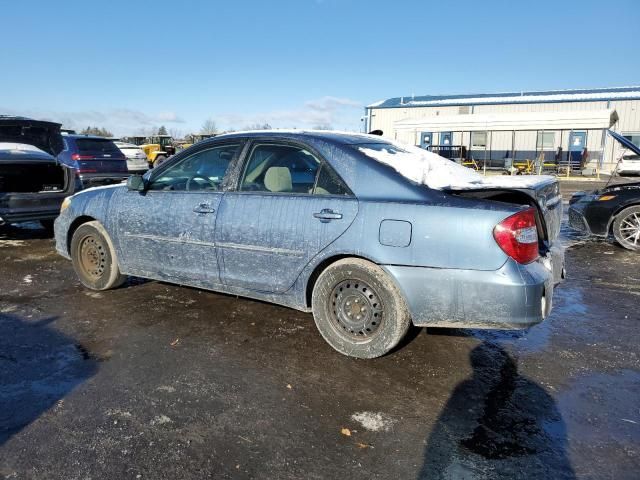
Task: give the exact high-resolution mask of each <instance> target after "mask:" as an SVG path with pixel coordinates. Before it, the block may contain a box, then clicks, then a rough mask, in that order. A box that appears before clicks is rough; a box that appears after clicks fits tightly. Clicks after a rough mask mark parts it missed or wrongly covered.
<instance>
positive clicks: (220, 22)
mask: <svg viewBox="0 0 640 480" xmlns="http://www.w3.org/2000/svg"><path fill="white" fill-rule="evenodd" d="M0 12H1V14H0V26H1V27H0V31H1V32H2V37H3V41H2V45H1V46H0V66H1V68H0V87H1V88H0V113H11V114H22V115H28V116H33V117H38V118H49V119H55V120H58V121H62V122H64V123H65V124H67V125H68V126H71V127H76V128H81V127H84V126H85V125H88V124H91V125H97V126H106V127H107V128H109V129H111V130H112V131H113V132H114V133H116V134H117V135H124V134H127V133H138V132H139V131H141V130H143V129H150V128H152V127H154V126H158V125H160V124H164V125H166V126H167V128H169V129H174V130H177V131H178V132H181V133H187V132H190V131H198V130H199V128H200V126H201V125H202V123H203V121H204V120H205V119H207V118H213V119H214V120H215V121H216V122H217V124H218V126H219V127H221V128H235V129H240V128H244V127H246V126H248V125H251V124H255V123H257V122H260V123H262V122H268V123H270V124H271V125H272V126H274V127H285V128H290V127H297V128H304V127H312V126H314V125H318V124H329V125H331V126H332V127H334V128H339V129H359V128H360V125H361V123H360V117H361V116H362V114H363V110H362V109H363V106H364V105H366V104H369V103H372V102H375V101H377V100H381V99H384V98H390V97H396V96H402V95H404V96H408V95H411V94H416V95H425V94H448V93H483V92H500V91H521V90H544V89H556V88H558V89H563V88H588V87H608V86H625V85H638V84H640V55H639V53H640V38H639V37H638V34H637V31H638V24H639V23H640V2H638V1H637V0H620V1H617V2H609V3H607V2H602V1H585V0H582V1H559V0H556V1H546V0H545V1H536V2H527V1H457V2H445V1H440V2H431V1H402V0H396V1H394V2H389V1H375V0H369V1H361V0H272V1H268V0H263V1H259V0H251V1H250V0H236V1H232V2H229V1H214V0H210V1H204V0H203V1H190V0H182V1H180V2H178V1H171V0H155V1H146V0H139V1H135V0H129V1H120V0H112V1H109V2H104V1H102V2H95V1H91V0H85V1H74V0H68V1H45V0H40V1H29V2H20V1H15V0H0Z"/></svg>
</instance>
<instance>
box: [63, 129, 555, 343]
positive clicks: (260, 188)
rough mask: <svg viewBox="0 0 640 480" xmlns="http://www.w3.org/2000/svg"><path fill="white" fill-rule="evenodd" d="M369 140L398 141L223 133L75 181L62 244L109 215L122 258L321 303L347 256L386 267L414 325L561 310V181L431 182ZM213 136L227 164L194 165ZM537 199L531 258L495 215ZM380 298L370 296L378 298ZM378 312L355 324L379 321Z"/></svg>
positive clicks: (500, 319)
mask: <svg viewBox="0 0 640 480" xmlns="http://www.w3.org/2000/svg"><path fill="white" fill-rule="evenodd" d="M363 147H367V148H369V149H370V148H374V149H375V148H378V149H379V148H387V147H388V148H391V145H390V144H389V143H388V140H385V139H383V138H379V137H372V136H366V135H356V134H353V135H349V134H339V133H326V132H323V133H314V132H282V131H273V132H249V133H236V134H228V135H222V136H218V137H216V138H214V139H211V140H206V141H203V142H200V143H198V144H197V145H194V146H193V147H191V148H189V149H186V150H184V151H182V152H180V153H179V154H177V155H176V156H175V157H174V158H172V159H171V160H170V161H168V162H167V163H166V164H165V165H163V166H162V167H160V168H157V169H154V170H152V171H150V172H148V173H147V174H146V175H145V176H144V178H140V177H138V181H135V179H134V178H132V179H131V180H130V182H129V188H127V186H124V185H122V186H111V187H101V188H96V189H90V190H86V191H84V192H81V193H79V194H76V195H74V196H73V198H72V199H71V200H70V201H69V202H68V203H67V204H66V205H65V209H64V210H63V212H62V213H61V215H60V217H59V218H58V220H57V221H56V226H55V232H56V247H57V250H58V252H59V253H60V254H61V255H63V256H65V257H67V258H71V257H72V256H73V252H72V248H71V247H72V243H73V242H72V240H73V238H74V232H75V231H76V229H78V228H79V227H80V226H81V225H83V224H84V223H86V222H94V221H95V222H99V223H100V224H101V225H102V226H103V227H104V230H105V232H106V233H107V234H108V236H109V237H110V244H112V247H113V251H114V254H115V257H117V264H118V266H119V269H120V271H121V272H122V274H125V275H133V276H140V277H146V278H151V279H158V280H163V281H168V282H172V283H176V284H182V285H190V286H195V287H200V288H205V289H210V290H215V291H220V292H226V293H231V294H236V295H241V296H246V297H251V298H256V299H260V300H265V301H269V302H273V303H277V304H281V305H285V306H289V307H292V308H295V309H299V310H302V311H311V310H312V307H313V308H314V316H315V314H316V312H315V304H314V305H312V303H313V302H315V298H316V290H317V288H318V287H317V285H316V283H317V282H320V281H321V280H322V281H325V280H326V279H324V278H323V273H324V272H326V271H327V270H330V269H331V268H332V266H334V265H335V264H337V263H340V262H345V261H348V260H349V259H357V260H358V261H359V262H367V265H371V266H373V267H375V269H377V270H376V271H380V272H383V273H382V274H381V275H383V278H385V279H386V280H385V282H388V283H387V285H390V287H389V288H391V286H392V287H393V289H394V290H397V291H398V292H400V296H401V297H402V299H401V302H400V305H401V306H402V308H404V306H406V308H407V309H408V312H409V314H410V318H411V322H412V323H413V324H414V325H418V326H430V327H463V328H466V327H474V328H477V327H479V328H507V329H511V328H524V327H528V326H531V325H533V324H536V323H538V322H540V321H541V320H542V319H543V318H544V316H545V315H546V314H548V313H549V311H550V309H551V299H552V295H553V289H554V285H555V284H556V283H557V282H558V281H559V280H560V278H561V276H562V272H563V267H564V256H563V252H562V250H561V249H560V248H559V247H558V245H557V236H558V232H559V224H560V218H561V208H562V205H561V202H560V200H559V198H560V197H559V191H558V185H557V183H556V182H555V181H553V180H549V179H544V180H543V181H540V182H537V183H536V182H530V184H527V185H524V184H523V185H522V186H516V187H515V188H512V187H509V188H504V187H496V186H478V187H474V186H473V185H472V186H467V187H466V188H464V189H454V188H450V189H434V188H429V187H428V186H426V185H424V184H418V183H417V182H414V181H411V180H409V179H408V178H406V176H404V175H402V174H401V173H400V172H399V171H397V170H396V169H394V168H392V167H390V166H389V165H386V164H384V163H381V162H380V161H377V160H376V159H374V158H372V157H371V156H368V155H367V154H366V153H364V152H366V151H367V148H363ZM207 152H217V153H215V155H214V157H215V158H214V160H213V164H215V165H209V166H208V167H206V165H205V167H206V168H204V170H203V168H202V167H195V166H194V165H193V163H197V161H198V159H199V158H200V156H203V155H206V154H207ZM223 153H224V155H223ZM212 158H213V157H212ZM194 159H195V160H194ZM207 168H208V169H209V171H208V172H206V171H205V170H206V169H207ZM460 168H462V167H460ZM181 175H182V177H181ZM525 210H526V211H527V212H529V213H530V214H531V218H533V216H535V218H536V226H534V227H533V228H534V232H533V235H534V236H535V235H536V232H535V229H537V237H535V238H534V239H533V240H532V241H534V242H535V246H534V248H535V250H536V252H535V257H532V259H531V260H530V261H527V262H526V263H519V262H518V261H516V260H514V258H511V257H510V256H509V255H508V254H507V253H505V251H504V250H503V249H502V248H501V246H499V245H498V243H497V240H496V238H497V237H496V231H495V230H496V228H497V226H498V225H499V224H501V222H503V221H505V219H507V218H510V217H512V216H514V215H516V216H517V215H520V214H522V213H523V212H524V211H525ZM373 267H372V268H373ZM381 278H382V277H381ZM351 283H353V282H351ZM356 283H357V282H356ZM370 283H371V282H370ZM341 285H342V284H341ZM341 285H337V286H336V288H335V289H334V291H335V301H334V306H335V305H336V302H338V303H340V302H341V301H342V299H343V293H341V292H342V288H344V289H345V290H346V291H350V289H351V290H353V285H350V284H349V281H348V280H347V281H346V282H345V283H344V285H343V286H341ZM355 286H356V287H358V285H357V284H356V285H355ZM380 288H384V287H380ZM329 290H330V289H329ZM365 290H366V288H365ZM366 293H367V294H368V293H369V292H366ZM361 294H362V292H357V291H356V292H354V293H353V296H352V297H345V299H344V302H345V305H350V307H349V308H350V309H351V310H348V311H346V310H345V312H342V313H344V321H343V322H340V321H339V319H338V322H339V325H340V326H341V327H342V328H343V329H345V330H346V331H347V333H349V329H352V328H353V326H352V323H350V321H349V318H351V314H352V313H353V315H356V316H357V318H358V319H359V318H360V314H359V311H356V310H353V306H354V305H353V304H350V302H349V298H351V300H352V302H353V301H355V302H356V303H357V300H358V298H360V297H358V295H361ZM318 295H320V294H318ZM327 295H328V294H327ZM332 295H333V294H332ZM312 297H313V301H312ZM382 297H383V296H381V298H382ZM363 298H364V300H367V298H374V295H373V294H372V295H367V296H365V297H363ZM376 298H377V297H376ZM353 299H355V300H353ZM364 300H363V301H364ZM369 302H370V303H368V304H367V305H365V306H363V307H361V308H362V311H363V312H364V311H365V307H367V308H368V307H372V308H374V309H375V308H381V307H380V306H377V305H378V304H377V303H376V301H375V300H373V301H371V300H370V301H369ZM372 302H373V303H372ZM335 308H338V307H335ZM345 308H346V307H345ZM333 313H335V314H336V315H337V316H338V317H340V315H341V312H337V313H336V312H333ZM380 314H381V315H383V314H382V313H380ZM364 315H365V314H364V313H363V316H364ZM347 317H349V318H347ZM372 318H373V317H372ZM353 321H354V322H355V320H353ZM316 323H317V319H316ZM372 323H373V325H369V326H370V327H371V329H372V330H375V328H374V326H375V324H376V322H375V321H374V322H372ZM365 327H367V325H365ZM368 328H369V327H367V328H364V327H363V328H362V331H356V332H351V333H354V334H355V335H356V337H357V335H358V334H359V335H361V336H363V337H367V335H368V332H369V331H370V330H368ZM356 330H358V329H357V328H356ZM371 336H373V333H371ZM325 338H326V336H325ZM363 341H364V340H363ZM332 346H334V348H336V347H335V345H333V344H332ZM336 349H338V348H336ZM339 350H340V349H339ZM344 350H345V349H342V350H341V351H342V353H346V354H351V350H347V351H346V352H345V351H344ZM387 350H388V349H387ZM356 356H374V355H373V354H370V353H369V354H362V355H356Z"/></svg>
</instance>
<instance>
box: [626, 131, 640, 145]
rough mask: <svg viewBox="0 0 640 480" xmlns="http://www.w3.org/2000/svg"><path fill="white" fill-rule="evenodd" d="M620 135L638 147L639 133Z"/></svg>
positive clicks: (639, 142) (639, 141)
mask: <svg viewBox="0 0 640 480" xmlns="http://www.w3.org/2000/svg"><path fill="white" fill-rule="evenodd" d="M622 136H623V137H624V138H626V139H627V140H629V141H630V142H631V143H633V144H634V145H635V146H636V147H638V148H640V133H629V134H622Z"/></svg>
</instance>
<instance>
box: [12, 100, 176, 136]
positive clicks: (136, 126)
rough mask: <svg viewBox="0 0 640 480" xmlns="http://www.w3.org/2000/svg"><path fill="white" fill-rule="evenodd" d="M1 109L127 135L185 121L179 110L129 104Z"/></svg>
mask: <svg viewBox="0 0 640 480" xmlns="http://www.w3.org/2000/svg"><path fill="white" fill-rule="evenodd" d="M0 112H2V113H4V114H9V115H22V116H25V117H31V118H37V119H41V120H51V121H54V122H60V123H62V125H63V126H64V127H65V128H72V129H77V130H79V129H83V128H85V127H87V126H96V127H103V128H106V129H107V130H110V131H112V132H113V133H114V134H115V135H126V134H132V133H138V132H140V131H141V130H148V129H149V128H152V127H157V126H158V125H162V124H166V125H167V126H168V125H169V124H181V123H184V122H185V121H184V120H183V119H182V118H181V117H180V116H178V114H176V113H175V112H170V111H167V112H159V113H151V114H148V113H145V112H141V111H139V110H131V109H128V108H116V109H111V110H106V111H100V110H80V111H75V112H73V111H51V110H27V111H24V110H21V111H17V110H15V109H5V108H2V107H0Z"/></svg>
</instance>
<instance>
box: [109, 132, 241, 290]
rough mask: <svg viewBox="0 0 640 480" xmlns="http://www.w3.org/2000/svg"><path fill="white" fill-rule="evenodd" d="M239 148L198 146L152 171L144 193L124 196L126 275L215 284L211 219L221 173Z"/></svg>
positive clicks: (121, 228) (121, 220)
mask: <svg viewBox="0 0 640 480" xmlns="http://www.w3.org/2000/svg"><path fill="white" fill-rule="evenodd" d="M239 147H240V145H239V144H238V143H231V144H224V145H219V146H214V147H209V148H206V147H203V148H202V149H200V150H198V151H196V152H194V153H193V154H191V155H187V156H185V157H183V158H181V159H176V161H175V162H172V163H171V164H170V165H168V166H167V167H166V168H162V169H159V170H158V171H157V173H155V172H154V174H153V175H152V176H151V178H150V181H149V184H148V186H147V189H146V190H145V191H144V192H137V191H126V192H124V194H123V195H122V196H121V197H120V201H119V202H118V205H117V210H118V211H117V215H116V217H117V229H118V238H119V239H120V249H119V250H120V251H119V254H120V256H121V263H122V266H123V269H124V270H125V271H126V273H129V274H133V275H140V276H145V277H151V278H160V279H167V280H170V281H171V280H173V281H178V282H180V281H183V282H188V283H195V284H201V285H212V284H218V283H220V279H219V269H218V260H217V252H216V248H215V238H214V237H215V226H216V217H217V214H218V209H219V207H220V202H221V200H222V196H223V193H222V189H221V186H222V182H223V179H224V175H225V172H226V170H227V168H228V166H229V164H230V163H231V160H232V158H233V157H234V155H235V154H237V152H238V150H239Z"/></svg>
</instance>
